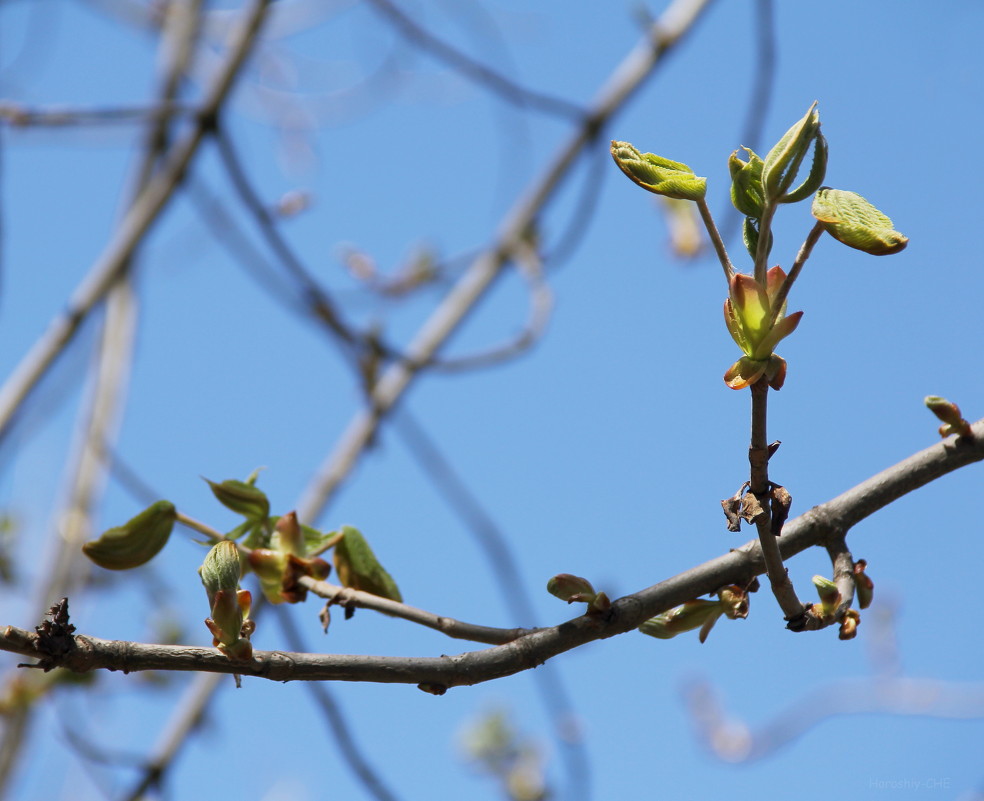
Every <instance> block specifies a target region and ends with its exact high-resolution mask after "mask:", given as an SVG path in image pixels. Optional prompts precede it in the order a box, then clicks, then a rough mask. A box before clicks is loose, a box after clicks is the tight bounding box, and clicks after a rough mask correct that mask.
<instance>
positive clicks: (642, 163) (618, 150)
mask: <svg viewBox="0 0 984 801" xmlns="http://www.w3.org/2000/svg"><path fill="white" fill-rule="evenodd" d="M611 151H612V158H613V159H615V163H616V164H617V165H618V166H619V169H621V170H622V172H624V173H625V174H626V175H627V176H628V177H629V178H630V179H631V180H632V181H633V182H634V183H637V184H638V185H639V186H641V187H642V188H643V189H647V190H649V191H650V192H654V193H655V194H657V195H663V196H664V197H672V198H677V199H679V200H703V199H704V195H705V194H706V193H707V179H706V178H698V177H697V176H696V175H694V171H693V170H692V169H690V167H688V166H687V165H686V164H681V163H680V162H679V161H671V160H670V159H666V158H663V157H662V156H657V155H654V154H653V153H640V152H639V151H638V150H637V149H636V148H635V147H633V146H632V145H630V144H629V143H628V142H616V141H612V148H611Z"/></svg>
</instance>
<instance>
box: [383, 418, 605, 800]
mask: <svg viewBox="0 0 984 801" xmlns="http://www.w3.org/2000/svg"><path fill="white" fill-rule="evenodd" d="M394 425H395V428H396V430H397V432H398V433H399V434H400V436H401V437H402V438H403V440H404V442H405V443H406V445H407V447H408V448H409V450H410V452H411V454H412V455H413V457H414V459H415V460H416V462H417V464H418V465H419V466H420V468H421V469H422V470H423V471H424V472H425V473H426V474H427V477H428V478H429V479H430V481H431V483H432V484H433V485H434V488H435V489H436V490H437V492H438V493H439V494H440V495H442V496H443V497H444V500H445V502H446V503H447V504H448V506H449V507H451V509H452V510H454V512H455V513H456V514H457V515H458V516H459V517H460V518H461V519H462V520H463V521H464V523H465V526H466V527H467V528H468V530H469V531H470V532H471V534H472V537H473V538H474V539H475V540H476V541H477V542H478V544H479V546H480V547H481V548H482V550H483V551H484V552H485V555H486V557H487V559H488V563H489V565H490V566H491V569H492V574H493V575H494V576H495V579H496V581H497V583H498V585H499V589H500V591H501V598H502V599H503V600H504V601H505V603H506V606H507V607H508V608H509V611H510V615H511V616H512V619H513V620H515V621H518V622H526V623H528V624H529V623H532V622H533V621H534V620H535V619H536V615H535V612H534V605H533V600H532V598H531V597H530V594H529V591H528V590H527V588H526V583H525V582H524V580H523V576H522V572H521V571H520V568H519V562H518V561H517V559H516V557H515V555H514V553H513V551H512V548H510V545H509V539H508V538H507V537H506V535H505V533H504V532H503V531H502V530H501V529H500V527H499V526H498V525H497V524H496V522H495V520H493V519H492V516H491V515H490V514H489V513H488V512H487V511H486V510H485V509H484V508H483V506H482V504H481V503H480V502H479V501H478V499H477V498H476V497H475V496H474V494H473V493H472V492H471V491H470V490H469V489H468V487H467V486H466V485H465V483H464V482H463V481H462V480H461V479H460V478H459V477H458V473H457V471H456V470H455V469H454V468H453V466H452V465H451V464H450V463H449V462H448V460H447V459H446V458H445V456H444V454H443V453H441V451H440V450H439V449H438V447H437V445H436V444H435V443H434V442H433V440H432V439H431V438H430V437H429V436H428V435H427V432H426V431H425V430H424V429H423V427H422V426H420V425H419V424H418V423H417V422H416V420H415V419H414V418H413V417H412V416H411V415H410V414H408V413H407V411H406V410H404V411H403V412H402V413H401V414H400V415H399V417H397V418H396V420H395V422H394ZM552 667H554V666H553V665H550V664H548V665H545V666H544V667H543V669H542V670H536V671H534V672H533V679H534V682H535V685H536V687H537V689H538V691H539V695H540V698H541V701H542V703H543V706H544V707H545V709H546V712H547V715H548V716H549V718H550V721H551V723H552V725H553V729H554V738H555V740H556V741H557V743H558V745H559V746H560V749H561V753H562V754H563V757H564V762H565V764H566V766H567V772H568V782H567V785H568V787H570V788H571V794H570V797H572V798H575V797H578V798H588V797H590V795H591V792H590V788H591V782H590V774H591V766H590V761H589V755H588V753H587V749H586V748H585V746H584V742H583V740H582V738H581V737H571V736H570V729H571V726H570V723H571V721H572V720H573V719H574V717H575V711H574V703H573V701H572V700H571V697H570V695H569V694H568V692H567V690H566V689H565V687H564V684H563V682H562V681H561V680H560V675H559V673H558V672H557V671H556V670H550V668H552Z"/></svg>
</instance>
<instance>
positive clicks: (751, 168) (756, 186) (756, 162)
mask: <svg viewBox="0 0 984 801" xmlns="http://www.w3.org/2000/svg"><path fill="white" fill-rule="evenodd" d="M741 149H742V150H744V151H745V152H746V153H747V154H748V161H742V160H741V158H740V157H739V156H738V151H737V150H736V151H735V152H734V153H732V154H731V156H730V157H729V158H728V170H729V171H730V173H731V202H732V203H733V204H734V207H735V208H736V209H738V211H740V212H741V213H742V214H744V215H745V216H746V217H753V218H755V219H756V220H757V219H758V218H759V217H761V216H762V211H763V208H764V206H765V195H764V193H763V191H762V164H763V162H762V159H761V158H759V156H758V154H757V153H756V152H755V151H754V150H749V149H748V148H747V147H743V148H741Z"/></svg>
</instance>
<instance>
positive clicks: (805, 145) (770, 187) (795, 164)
mask: <svg viewBox="0 0 984 801" xmlns="http://www.w3.org/2000/svg"><path fill="white" fill-rule="evenodd" d="M811 147H813V164H812V166H811V167H810V173H809V175H808V176H807V178H806V179H805V180H804V181H803V183H801V184H800V185H799V186H798V187H796V189H790V187H792V185H793V183H794V182H795V181H796V176H797V175H798V173H799V169H800V166H801V165H802V163H803V159H804V158H806V154H807V153H809V152H810V148H811ZM826 171H827V141H826V140H825V139H824V138H823V134H821V133H820V114H819V113H818V112H817V104H816V103H814V104H813V105H812V106H810V108H809V109H807V112H806V114H805V115H804V116H803V118H802V119H801V120H800V121H799V122H797V123H796V124H795V125H794V126H793V127H792V128H790V129H789V130H788V131H786V133H785V134H783V136H782V138H781V139H780V140H779V141H778V142H777V143H776V145H775V147H773V148H772V150H770V151H769V153H768V155H767V156H766V157H765V162H764V164H763V165H762V189H763V193H764V195H765V198H766V200H767V201H768V202H770V203H795V202H797V201H799V200H804V199H805V198H807V197H809V196H810V195H812V194H813V193H814V192H816V191H817V189H819V188H820V184H822V183H823V178H824V174H825V173H826Z"/></svg>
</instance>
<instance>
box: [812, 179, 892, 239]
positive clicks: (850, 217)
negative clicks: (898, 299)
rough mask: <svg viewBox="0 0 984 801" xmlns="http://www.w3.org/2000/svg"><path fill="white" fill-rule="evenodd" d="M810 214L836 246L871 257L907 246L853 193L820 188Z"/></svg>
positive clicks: (887, 221)
mask: <svg viewBox="0 0 984 801" xmlns="http://www.w3.org/2000/svg"><path fill="white" fill-rule="evenodd" d="M812 212H813V216H814V217H816V218H817V220H819V221H820V222H821V223H822V224H823V227H824V229H825V230H826V231H827V233H828V234H830V235H831V236H832V237H833V238H834V239H836V240H837V241H838V242H843V243H844V244H845V245H847V246H848V247H852V248H855V249H856V250H862V251H864V252H865V253H870V254H871V255H873V256H888V255H891V254H892V253H898V252H899V251H901V250H904V249H905V246H906V245H907V244H909V240H908V239H907V238H906V237H904V236H903V235H902V234H900V233H899V232H898V231H896V230H895V228H894V226H893V224H892V221H891V219H889V218H888V217H887V216H886V215H885V214H883V213H882V212H880V211H879V210H878V209H876V208H875V207H874V206H872V205H871V204H870V203H869V202H868V201H867V200H865V199H864V198H863V197H861V195H859V194H857V193H856V192H847V191H845V190H843V189H831V188H829V187H823V188H821V189H820V191H819V192H817V196H816V197H815V198H814V199H813V208H812Z"/></svg>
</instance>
